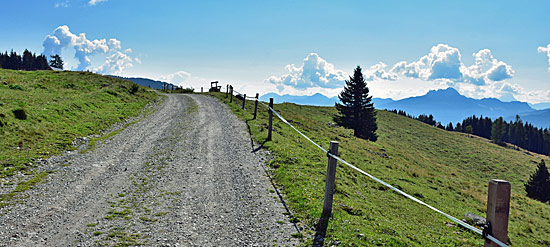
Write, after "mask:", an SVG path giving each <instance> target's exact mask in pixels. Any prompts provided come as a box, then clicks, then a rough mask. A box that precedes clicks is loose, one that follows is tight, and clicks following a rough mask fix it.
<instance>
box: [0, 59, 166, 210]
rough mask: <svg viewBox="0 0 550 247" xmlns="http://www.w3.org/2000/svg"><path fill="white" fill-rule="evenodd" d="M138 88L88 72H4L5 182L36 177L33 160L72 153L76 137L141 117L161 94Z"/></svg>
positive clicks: (1, 150)
mask: <svg viewBox="0 0 550 247" xmlns="http://www.w3.org/2000/svg"><path fill="white" fill-rule="evenodd" d="M133 85H134V84H133V83H132V82H130V81H125V80H119V79H114V78H111V77H107V76H101V75H97V74H93V73H89V72H70V71H63V72H60V71H15V70H5V69H0V179H3V178H6V179H7V180H9V179H8V178H10V177H13V176H14V175H33V174H34V173H35V172H34V170H35V168H36V167H35V165H34V164H33V161H34V160H37V159H45V158H48V157H50V156H52V155H56V154H59V153H61V152H63V151H66V150H72V149H74V148H75V147H74V146H73V145H72V142H73V140H74V139H75V138H76V137H81V136H89V135H92V134H97V133H99V132H100V131H101V130H103V129H105V128H107V127H108V126H110V125H111V124H114V123H116V122H120V121H122V120H124V119H126V118H127V117H131V116H136V115H138V114H139V113H140V112H141V110H142V108H143V107H144V106H145V105H146V104H147V103H149V102H150V101H152V100H154V99H156V98H157V94H156V93H154V92H152V91H148V90H147V89H146V88H143V87H139V88H138V90H137V91H136V90H135V86H134V88H133V87H132V86H133ZM39 177H40V174H38V175H35V176H31V178H28V176H27V178H26V179H24V181H20V182H19V183H22V185H23V184H24V183H25V181H27V180H29V181H32V180H33V179H34V178H39ZM18 187H19V186H18ZM25 188H29V187H28V186H27V187H25ZM20 191H21V190H18V189H17V188H16V189H15V190H14V191H12V192H11V193H10V194H8V195H2V197H1V198H2V199H1V202H2V203H5V199H7V198H8V197H13V195H12V193H16V192H20Z"/></svg>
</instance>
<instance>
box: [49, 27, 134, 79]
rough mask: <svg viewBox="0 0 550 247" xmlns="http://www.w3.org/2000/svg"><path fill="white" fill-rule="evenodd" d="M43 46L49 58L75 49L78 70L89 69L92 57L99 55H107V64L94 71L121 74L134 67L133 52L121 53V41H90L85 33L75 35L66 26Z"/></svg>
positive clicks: (129, 50)
mask: <svg viewBox="0 0 550 247" xmlns="http://www.w3.org/2000/svg"><path fill="white" fill-rule="evenodd" d="M42 46H43V47H44V54H45V55H47V56H50V55H55V54H61V52H62V50H63V49H65V48H72V49H74V51H75V55H74V57H75V58H76V59H77V60H78V62H79V63H78V66H77V70H86V69H88V67H90V65H91V59H90V56H93V55H98V54H105V55H106V56H107V57H106V60H105V63H104V64H103V65H101V66H100V67H98V68H95V69H93V70H94V71H98V72H100V73H121V69H122V70H124V69H126V68H130V67H132V60H133V59H132V58H130V57H129V53H131V52H132V50H131V49H126V50H125V51H124V52H121V51H120V50H121V49H122V44H121V42H120V41H119V40H117V39H114V38H111V39H109V40H107V39H95V40H89V39H88V38H87V37H86V34H85V33H80V34H78V35H77V34H74V33H72V32H71V31H70V30H69V27H68V26H66V25H63V26H59V27H57V28H56V29H55V30H54V31H53V34H52V35H47V36H46V38H45V39H44V42H43V44H42ZM119 60H120V61H119ZM110 69H113V70H110Z"/></svg>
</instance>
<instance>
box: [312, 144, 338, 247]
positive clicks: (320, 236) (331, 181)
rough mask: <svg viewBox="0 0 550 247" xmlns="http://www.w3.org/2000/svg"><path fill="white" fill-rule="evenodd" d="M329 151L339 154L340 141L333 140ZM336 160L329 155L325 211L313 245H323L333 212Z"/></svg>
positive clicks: (324, 201) (324, 202)
mask: <svg viewBox="0 0 550 247" xmlns="http://www.w3.org/2000/svg"><path fill="white" fill-rule="evenodd" d="M329 153H331V154H333V155H338V142H336V141H331V142H330V149H329ZM336 162H337V160H336V159H335V158H333V157H331V156H328V165H327V174H326V179H325V198H324V200H323V213H322V214H321V218H320V219H319V224H318V225H317V229H316V233H315V238H314V240H313V246H323V243H324V241H325V235H326V233H327V228H328V220H329V218H330V215H331V214H332V199H333V196H334V189H335V181H336Z"/></svg>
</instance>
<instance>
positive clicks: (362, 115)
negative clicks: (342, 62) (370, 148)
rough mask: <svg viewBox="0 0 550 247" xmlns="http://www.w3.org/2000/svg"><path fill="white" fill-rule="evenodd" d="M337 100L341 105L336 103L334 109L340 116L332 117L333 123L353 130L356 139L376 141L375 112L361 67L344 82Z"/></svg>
mask: <svg viewBox="0 0 550 247" xmlns="http://www.w3.org/2000/svg"><path fill="white" fill-rule="evenodd" d="M338 98H339V99H340V102H341V104H340V103H336V109H337V110H338V112H339V113H340V114H339V115H337V116H335V117H334V121H335V122H336V123H337V124H338V125H340V126H344V127H346V128H350V129H353V135H355V136H356V137H359V138H363V139H367V140H371V141H376V140H377V139H378V137H377V135H376V129H377V128H378V126H377V125H376V112H375V111H374V105H373V103H372V96H369V88H368V87H367V83H366V82H365V79H364V78H363V73H362V72H361V67H359V66H357V68H356V69H355V71H354V72H353V77H351V76H350V78H349V80H346V85H345V86H344V91H342V92H341V93H340V95H339V96H338Z"/></svg>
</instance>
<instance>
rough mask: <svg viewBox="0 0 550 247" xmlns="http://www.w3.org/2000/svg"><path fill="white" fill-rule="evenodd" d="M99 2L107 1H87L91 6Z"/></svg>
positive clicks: (105, 0) (104, 0)
mask: <svg viewBox="0 0 550 247" xmlns="http://www.w3.org/2000/svg"><path fill="white" fill-rule="evenodd" d="M100 2H107V0H90V1H89V2H88V4H89V5H91V6H94V5H96V4H98V3H100Z"/></svg>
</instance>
